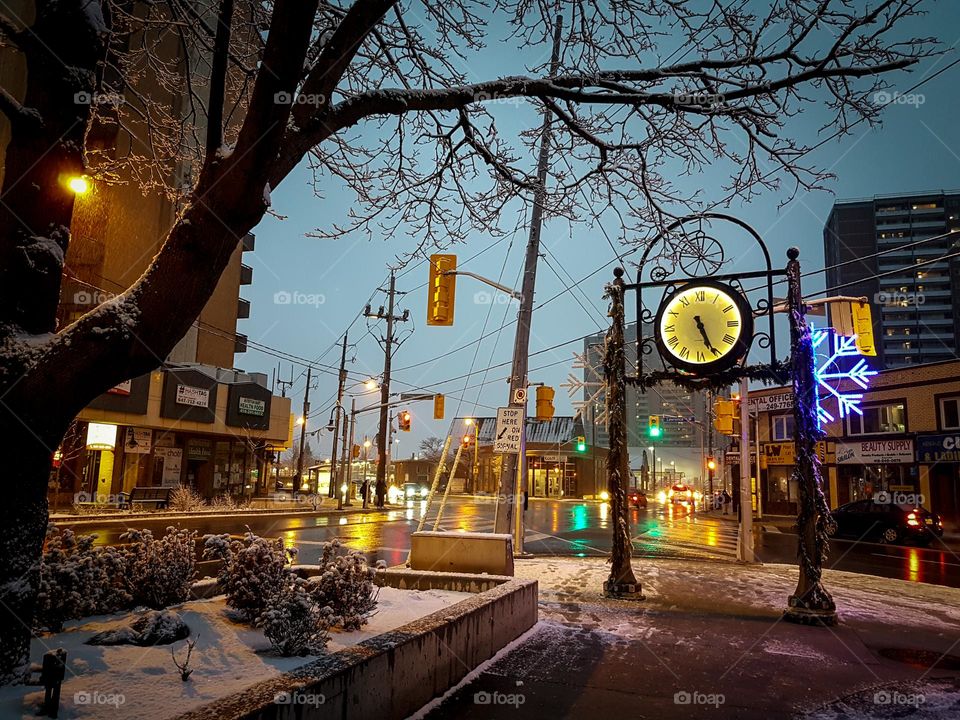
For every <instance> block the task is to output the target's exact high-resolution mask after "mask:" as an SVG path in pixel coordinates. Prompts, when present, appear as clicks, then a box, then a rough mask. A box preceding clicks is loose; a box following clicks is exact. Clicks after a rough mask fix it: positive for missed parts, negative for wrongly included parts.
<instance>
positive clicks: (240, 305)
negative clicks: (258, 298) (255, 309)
mask: <svg viewBox="0 0 960 720" xmlns="http://www.w3.org/2000/svg"><path fill="white" fill-rule="evenodd" d="M248 317H250V301H249V300H245V299H244V298H237V319H239V320H244V319H246V318H248Z"/></svg>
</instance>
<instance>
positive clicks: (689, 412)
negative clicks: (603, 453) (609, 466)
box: [583, 323, 706, 464]
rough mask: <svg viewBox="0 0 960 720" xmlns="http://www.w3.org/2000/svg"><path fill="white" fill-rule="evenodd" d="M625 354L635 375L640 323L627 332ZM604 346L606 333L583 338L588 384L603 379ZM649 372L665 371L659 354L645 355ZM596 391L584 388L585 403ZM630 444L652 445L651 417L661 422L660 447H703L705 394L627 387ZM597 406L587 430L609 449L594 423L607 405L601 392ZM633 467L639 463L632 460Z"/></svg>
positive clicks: (670, 387)
mask: <svg viewBox="0 0 960 720" xmlns="http://www.w3.org/2000/svg"><path fill="white" fill-rule="evenodd" d="M644 332H645V334H646V336H647V337H652V333H653V328H652V327H650V326H647V327H646V329H645V331H644ZM624 341H625V348H624V352H625V355H626V361H627V373H628V374H633V373H635V372H636V365H637V324H636V323H630V324H628V325H627V326H626V328H625V329H624ZM603 344H604V333H596V334H594V335H590V336H589V337H587V338H585V339H584V343H583V350H584V355H585V356H586V359H587V364H588V365H589V367H588V368H585V369H584V380H585V381H586V382H587V383H590V382H597V381H599V380H602V378H603V369H602V368H603ZM644 364H645V366H646V369H648V370H649V369H663V363H662V362H661V361H660V358H659V356H658V355H657V354H656V353H652V354H650V355H645V356H644ZM596 391H597V387H595V386H593V387H591V386H590V385H588V386H587V387H586V388H585V389H584V400H589V398H590V397H591V396H592V395H593V394H594V393H595V392H596ZM626 395H627V445H628V446H630V447H634V448H638V447H646V446H648V445H649V444H650V439H649V437H648V436H647V424H648V420H649V417H650V416H651V415H657V416H659V417H660V419H661V425H662V428H663V435H662V437H661V438H660V440H659V441H658V443H659V444H662V445H665V446H672V447H697V448H699V447H700V444H701V440H702V438H701V435H702V433H701V426H702V423H703V421H704V418H705V415H706V409H705V408H706V406H705V402H704V394H703V393H700V392H691V391H689V390H685V389H684V388H681V387H679V386H676V385H673V384H672V383H661V384H659V385H656V386H655V387H652V388H649V389H648V390H647V391H646V392H640V390H639V389H638V388H637V387H636V386H635V385H629V384H628V385H627V392H626ZM597 400H598V406H597V407H596V408H594V411H595V412H594V413H588V414H590V415H591V417H588V418H586V419H585V421H584V422H585V425H584V427H585V430H586V431H587V432H588V433H590V435H591V437H590V438H588V440H591V439H592V441H593V442H594V443H595V444H597V445H599V446H601V447H609V446H610V442H609V436H608V435H607V430H606V427H605V425H604V424H603V423H594V422H593V418H594V417H596V411H602V410H603V404H604V402H605V399H604V396H603V395H602V393H601V394H600V395H599V396H598V397H597ZM631 463H632V464H637V463H635V462H634V461H633V459H631Z"/></svg>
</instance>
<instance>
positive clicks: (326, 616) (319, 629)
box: [256, 573, 330, 657]
mask: <svg viewBox="0 0 960 720" xmlns="http://www.w3.org/2000/svg"><path fill="white" fill-rule="evenodd" d="M307 585H308V583H307V581H306V580H303V579H301V578H299V577H297V576H296V575H294V574H293V573H288V574H287V577H286V578H285V581H284V582H283V584H282V585H281V586H280V589H279V591H278V592H277V593H275V594H274V595H272V596H271V597H270V598H269V601H268V602H267V603H266V607H265V609H264V610H263V611H262V612H261V613H260V614H259V615H258V616H257V619H256V625H257V627H259V628H261V629H262V630H263V634H264V637H266V638H267V640H269V641H270V644H271V645H272V646H273V649H274V650H276V651H277V652H278V653H279V654H280V655H283V656H285V657H288V656H291V655H306V654H308V653H316V652H318V651H319V650H321V649H322V648H324V647H325V646H326V644H327V640H328V631H329V628H330V611H329V610H328V609H327V608H322V607H320V606H318V605H317V604H316V603H315V602H314V600H313V598H312V597H311V596H310V592H309V590H308V588H307Z"/></svg>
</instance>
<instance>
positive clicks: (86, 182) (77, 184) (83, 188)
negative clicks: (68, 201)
mask: <svg viewBox="0 0 960 720" xmlns="http://www.w3.org/2000/svg"><path fill="white" fill-rule="evenodd" d="M67 187H68V188H70V191H71V192H73V194H74V195H86V194H87V193H88V192H90V178H89V177H88V176H87V175H73V176H71V177H69V178H67Z"/></svg>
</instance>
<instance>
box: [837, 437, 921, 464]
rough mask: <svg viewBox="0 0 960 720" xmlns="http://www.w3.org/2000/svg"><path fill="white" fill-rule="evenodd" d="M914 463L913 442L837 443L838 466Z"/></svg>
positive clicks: (868, 441)
mask: <svg viewBox="0 0 960 720" xmlns="http://www.w3.org/2000/svg"><path fill="white" fill-rule="evenodd" d="M912 462H913V440H863V441H861V442H855V443H837V464H838V465H883V464H891V465H904V464H909V463H912Z"/></svg>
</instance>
